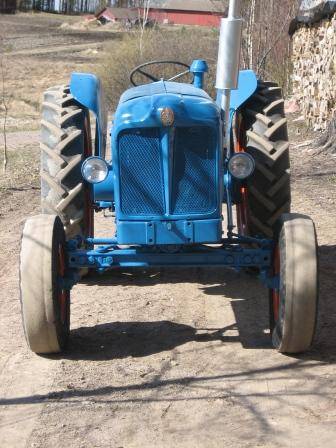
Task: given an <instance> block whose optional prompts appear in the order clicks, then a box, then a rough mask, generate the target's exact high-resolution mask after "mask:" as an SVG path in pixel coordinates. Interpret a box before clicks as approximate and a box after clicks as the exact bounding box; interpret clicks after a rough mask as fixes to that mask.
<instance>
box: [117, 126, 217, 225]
mask: <svg viewBox="0 0 336 448" xmlns="http://www.w3.org/2000/svg"><path fill="white" fill-rule="evenodd" d="M170 132H171V135H170V137H171V138H170V143H169V144H170V149H169V151H171V154H172V166H171V169H170V175H171V181H170V180H169V179H164V175H163V172H164V170H163V164H164V163H168V161H167V160H166V158H164V157H163V155H162V154H163V149H162V148H161V143H160V130H159V129H158V128H142V129H141V128H140V129H139V128H138V129H131V130H126V131H123V132H122V133H121V135H120V137H119V165H120V205H121V211H122V213H124V214H125V215H130V216H164V215H165V213H166V212H168V213H169V214H170V215H188V214H209V213H211V212H213V211H214V210H215V209H216V204H217V188H216V185H217V176H216V169H217V168H216V166H217V164H216V133H215V130H213V129H212V128H209V127H205V126H197V127H196V126H195V127H183V128H175V129H171V131H170ZM163 159H164V160H163ZM166 172H168V170H166ZM165 182H166V183H167V185H171V191H170V193H169V196H170V210H167V211H166V210H165V188H164V183H165Z"/></svg>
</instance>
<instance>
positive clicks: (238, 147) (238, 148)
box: [234, 117, 249, 236]
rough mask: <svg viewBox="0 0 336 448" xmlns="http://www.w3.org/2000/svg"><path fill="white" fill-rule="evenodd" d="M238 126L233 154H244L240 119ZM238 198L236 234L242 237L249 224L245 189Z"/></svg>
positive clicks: (247, 233) (247, 232)
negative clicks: (239, 199)
mask: <svg viewBox="0 0 336 448" xmlns="http://www.w3.org/2000/svg"><path fill="white" fill-rule="evenodd" d="M237 120H238V121H239V122H238V126H237V128H236V129H235V130H234V132H236V136H237V138H236V144H235V148H234V151H235V152H245V144H244V127H243V120H242V118H241V117H238V119H237ZM240 197H241V202H240V203H239V204H237V205H236V209H237V227H238V233H239V234H240V235H243V236H248V235H249V230H248V228H249V224H248V221H249V219H248V216H249V208H248V192H247V188H246V187H241V188H240Z"/></svg>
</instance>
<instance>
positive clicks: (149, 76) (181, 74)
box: [130, 61, 190, 86]
mask: <svg viewBox="0 0 336 448" xmlns="http://www.w3.org/2000/svg"><path fill="white" fill-rule="evenodd" d="M160 64H172V65H180V66H181V67H184V68H186V69H187V70H184V71H183V72H180V73H178V74H177V75H175V76H172V77H171V78H169V79H164V78H157V77H156V76H154V75H152V74H150V73H147V71H144V70H142V69H143V68H144V67H149V66H152V65H160ZM136 73H140V74H141V75H143V76H144V77H145V78H148V79H150V80H151V81H152V82H157V81H160V80H163V81H175V80H176V79H178V78H181V77H182V76H184V75H187V74H188V73H190V65H188V64H184V62H179V61H150V62H145V63H144V64H141V65H138V66H137V67H135V68H134V69H133V70H132V71H131V73H130V81H131V83H132V84H133V86H139V85H140V84H137V83H136V82H135V80H134V77H135V74H136Z"/></svg>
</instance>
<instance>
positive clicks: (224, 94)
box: [216, 0, 243, 157]
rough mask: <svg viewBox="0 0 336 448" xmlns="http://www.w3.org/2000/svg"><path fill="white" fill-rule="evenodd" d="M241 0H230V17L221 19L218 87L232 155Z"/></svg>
mask: <svg viewBox="0 0 336 448" xmlns="http://www.w3.org/2000/svg"><path fill="white" fill-rule="evenodd" d="M240 3H241V0H230V4H229V12H228V17H227V18H225V19H221V27H220V37H219V48H218V61H217V75H216V89H217V91H218V98H219V99H220V107H221V109H222V110H223V111H224V112H225V146H226V149H227V157H229V156H230V154H229V153H230V99H231V90H234V89H237V87H238V74H239V61H240V49H241V38H242V29H243V19H242V18H241V17H240V16H239V15H240Z"/></svg>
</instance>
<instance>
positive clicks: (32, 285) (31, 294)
mask: <svg viewBox="0 0 336 448" xmlns="http://www.w3.org/2000/svg"><path fill="white" fill-rule="evenodd" d="M66 270H67V260H66V256H65V233H64V228H63V224H62V222H61V220H60V218H59V217H58V216H55V215H37V216H34V217H32V218H29V219H28V220H27V221H26V223H25V226H24V229H23V234H22V242H21V252H20V299H21V311H22V319H23V327H24V332H25V336H26V340H27V343H28V345H29V347H30V349H31V350H32V351H33V352H35V353H40V354H47V353H57V352H60V351H61V350H62V349H63V348H64V347H65V345H66V343H67V340H68V336H69V329H70V291H69V290H67V289H64V283H63V279H64V277H65V275H66Z"/></svg>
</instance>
